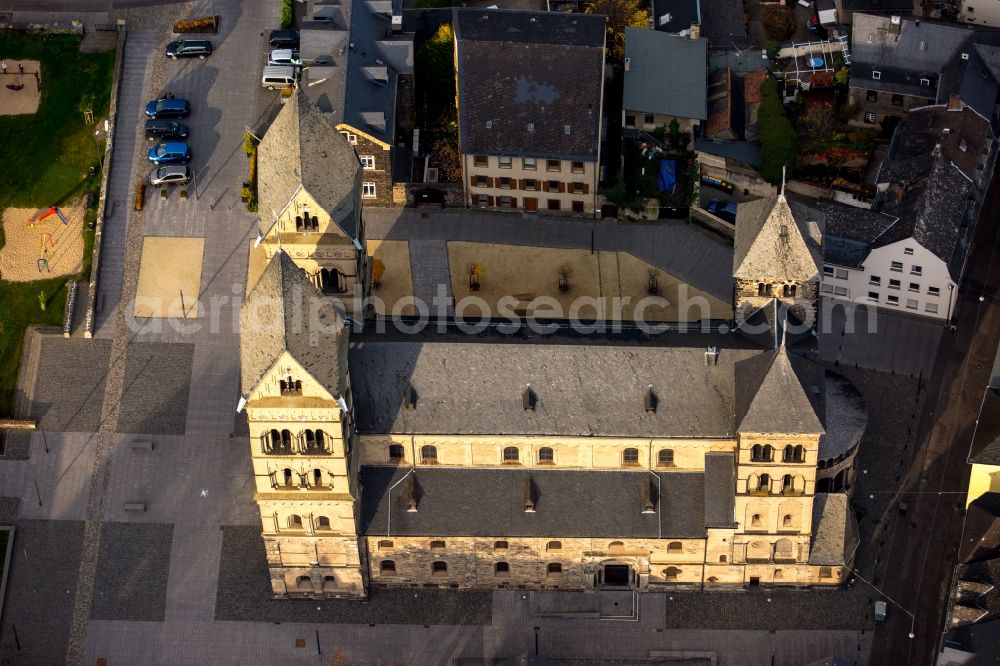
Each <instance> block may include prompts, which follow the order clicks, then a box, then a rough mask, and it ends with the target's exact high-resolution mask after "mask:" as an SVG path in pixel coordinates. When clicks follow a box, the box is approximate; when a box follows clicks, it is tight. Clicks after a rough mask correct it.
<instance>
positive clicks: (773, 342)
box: [736, 298, 812, 349]
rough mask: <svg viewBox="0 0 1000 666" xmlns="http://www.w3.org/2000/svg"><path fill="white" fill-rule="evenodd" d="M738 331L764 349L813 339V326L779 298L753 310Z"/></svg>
mask: <svg viewBox="0 0 1000 666" xmlns="http://www.w3.org/2000/svg"><path fill="white" fill-rule="evenodd" d="M736 332H737V333H739V334H740V335H743V336H744V337H746V338H747V339H749V340H753V341H755V342H756V343H757V344H758V345H760V346H761V347H763V348H764V349H777V348H778V347H780V346H781V345H782V344H787V345H789V346H793V345H795V344H796V343H798V342H800V341H802V340H811V339H812V326H808V325H806V323H805V322H803V321H802V319H801V318H800V317H799V316H798V315H797V314H795V312H794V311H793V310H792V309H791V308H789V307H788V305H787V304H786V303H785V302H784V301H782V300H781V299H779V298H772V299H771V300H770V301H768V302H767V303H766V304H764V305H762V306H760V307H759V308H757V309H756V310H754V311H753V312H751V313H750V315H749V316H748V317H746V318H745V319H744V320H743V323H742V324H740V325H739V326H738V327H737V328H736Z"/></svg>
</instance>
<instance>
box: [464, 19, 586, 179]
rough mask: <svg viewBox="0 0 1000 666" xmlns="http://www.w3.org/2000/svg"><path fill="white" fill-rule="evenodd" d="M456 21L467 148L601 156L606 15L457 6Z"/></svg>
mask: <svg viewBox="0 0 1000 666" xmlns="http://www.w3.org/2000/svg"><path fill="white" fill-rule="evenodd" d="M453 21H454V23H453V24H454V26H455V38H456V43H457V50H458V54H457V59H458V72H457V80H458V113H459V124H460V130H459V136H460V141H461V144H462V145H461V151H462V153H463V154H486V155H525V156H534V157H539V158H557V159H567V160H578V161H594V160H596V159H597V157H598V146H599V144H600V125H601V104H602V83H603V79H604V35H605V18H604V17H603V16H597V15H587V14H565V13H562V12H529V11H518V10H504V11H495V10H476V9H455V10H454V18H453ZM567 127H568V128H569V131H568V132H567V131H566V130H567Z"/></svg>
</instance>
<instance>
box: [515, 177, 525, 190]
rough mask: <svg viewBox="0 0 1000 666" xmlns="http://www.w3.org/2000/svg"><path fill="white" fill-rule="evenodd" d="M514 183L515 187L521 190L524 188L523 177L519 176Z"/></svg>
mask: <svg viewBox="0 0 1000 666" xmlns="http://www.w3.org/2000/svg"><path fill="white" fill-rule="evenodd" d="M516 185H517V189H519V190H523V189H524V178H519V179H518V180H517V183H516Z"/></svg>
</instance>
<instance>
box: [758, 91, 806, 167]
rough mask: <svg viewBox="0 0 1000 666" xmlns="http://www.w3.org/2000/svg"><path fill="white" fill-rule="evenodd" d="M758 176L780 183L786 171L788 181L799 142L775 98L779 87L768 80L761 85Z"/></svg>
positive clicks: (778, 100) (778, 101) (779, 102)
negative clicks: (759, 174)
mask: <svg viewBox="0 0 1000 666" xmlns="http://www.w3.org/2000/svg"><path fill="white" fill-rule="evenodd" d="M757 120H758V122H759V123H760V173H761V175H762V176H763V177H764V180H766V181H767V182H769V183H771V184H773V185H778V184H780V183H781V170H782V168H785V169H786V170H787V177H788V178H791V176H792V174H793V172H794V171H795V159H796V156H797V155H798V150H799V145H798V144H799V141H798V135H797V134H796V133H795V129H794V128H793V127H792V123H791V122H790V121H789V120H788V118H786V117H785V111H784V109H783V108H782V106H781V100H780V99H779V98H778V86H777V84H776V83H775V81H774V79H772V78H770V77H768V78H766V79H764V82H763V83H761V85H760V110H759V111H758V114H757Z"/></svg>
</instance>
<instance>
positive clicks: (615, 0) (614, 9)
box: [584, 0, 649, 61]
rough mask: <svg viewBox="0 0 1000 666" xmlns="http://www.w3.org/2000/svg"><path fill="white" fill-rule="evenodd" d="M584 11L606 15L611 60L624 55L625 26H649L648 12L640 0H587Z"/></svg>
mask: <svg viewBox="0 0 1000 666" xmlns="http://www.w3.org/2000/svg"><path fill="white" fill-rule="evenodd" d="M584 11H585V12H587V13H588V14H604V16H606V17H607V19H608V44H607V47H608V56H609V57H610V58H611V59H613V60H618V61H621V60H622V58H624V57H625V28H648V27H649V12H647V11H646V10H645V9H643V7H642V2H640V0H587V2H586V4H585V5H584Z"/></svg>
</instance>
